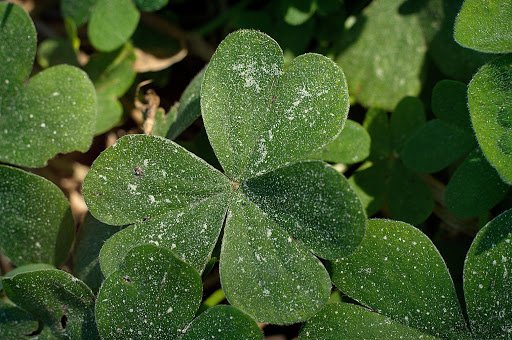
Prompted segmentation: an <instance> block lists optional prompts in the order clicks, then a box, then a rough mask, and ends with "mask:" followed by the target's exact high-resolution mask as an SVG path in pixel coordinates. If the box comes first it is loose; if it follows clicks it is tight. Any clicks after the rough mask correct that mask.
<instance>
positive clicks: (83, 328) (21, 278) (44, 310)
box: [3, 269, 99, 339]
mask: <svg viewBox="0 0 512 340" xmlns="http://www.w3.org/2000/svg"><path fill="white" fill-rule="evenodd" d="M3 285H4V289H5V293H6V295H7V297H8V298H9V299H10V300H11V301H12V302H14V303H15V304H16V305H17V306H19V307H20V308H23V309H24V310H26V311H28V312H29V313H31V314H33V315H34V316H35V317H37V318H38V319H39V320H41V321H42V322H43V323H44V325H45V326H46V327H48V328H50V330H51V332H52V333H53V335H54V336H55V337H56V338H72V339H99V335H98V331H97V329H96V323H95V322H94V295H93V293H92V292H91V290H90V289H89V287H87V285H86V284H85V283H83V282H82V281H80V280H78V279H77V278H75V277H73V276H72V275H70V274H68V273H66V272H64V271H62V270H58V269H44V270H37V271H31V272H25V273H20V274H17V275H15V276H13V277H9V278H4V279H3Z"/></svg>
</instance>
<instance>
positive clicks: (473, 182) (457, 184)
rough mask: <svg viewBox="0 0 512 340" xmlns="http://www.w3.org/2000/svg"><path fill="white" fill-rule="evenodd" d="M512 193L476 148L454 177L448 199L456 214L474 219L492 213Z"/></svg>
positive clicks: (449, 207) (447, 201)
mask: <svg viewBox="0 0 512 340" xmlns="http://www.w3.org/2000/svg"><path fill="white" fill-rule="evenodd" d="M509 190H510V186H509V185H508V184H507V183H504V182H503V181H502V180H501V178H500V176H499V174H498V172H497V171H496V169H494V168H493V167H492V166H491V165H490V164H489V162H488V161H487V159H486V158H485V157H484V155H483V154H482V150H480V148H476V149H475V150H474V151H473V152H471V153H470V154H469V156H468V157H467V158H466V160H464V162H463V163H462V164H461V165H460V166H459V168H457V171H455V173H454V174H453V175H452V177H451V178H450V181H449V182H448V185H447V186H446V191H445V198H444V199H445V202H446V207H447V208H448V209H449V210H450V211H451V212H452V213H454V214H455V215H458V216H462V217H473V216H478V215H481V214H483V213H485V212H486V211H488V210H490V209H491V208H492V207H494V206H495V205H496V204H498V202H500V201H501V200H502V199H503V198H504V197H505V195H506V194H507V192H509Z"/></svg>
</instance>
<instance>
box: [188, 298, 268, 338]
mask: <svg viewBox="0 0 512 340" xmlns="http://www.w3.org/2000/svg"><path fill="white" fill-rule="evenodd" d="M208 338H214V339H217V340H231V339H246V340H257V339H263V334H262V333H261V329H260V328H259V327H258V324H257V323H256V321H254V319H253V318H251V317H250V316H249V315H247V314H245V313H244V312H242V311H241V310H239V309H237V308H235V307H233V306H225V305H218V306H215V307H212V308H209V309H207V310H206V311H205V312H203V313H201V314H200V315H199V316H198V317H197V318H196V319H195V320H194V321H192V323H191V324H190V325H189V326H188V327H187V330H186V333H184V334H183V336H181V337H180V339H182V340H187V339H188V340H196V339H208Z"/></svg>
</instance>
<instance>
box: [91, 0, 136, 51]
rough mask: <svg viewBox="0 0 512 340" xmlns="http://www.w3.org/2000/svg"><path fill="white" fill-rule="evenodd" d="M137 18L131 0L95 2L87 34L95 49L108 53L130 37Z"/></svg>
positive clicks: (101, 0) (99, 0) (98, 0)
mask: <svg viewBox="0 0 512 340" xmlns="http://www.w3.org/2000/svg"><path fill="white" fill-rule="evenodd" d="M139 17H140V13H139V11H138V10H137V8H136V7H135V5H134V4H133V2H132V0H97V2H96V6H95V7H94V11H93V12H92V15H91V20H90V21H89V26H88V27H87V34H88V36H89V39H90V40H91V43H92V45H93V46H94V47H95V48H96V49H98V50H100V51H103V52H110V51H113V50H115V49H117V48H119V47H121V45H123V44H124V43H125V42H126V41H127V40H128V39H129V38H130V37H131V35H132V34H133V32H134V31H135V29H136V28H137V24H138V23H139Z"/></svg>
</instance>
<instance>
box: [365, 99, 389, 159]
mask: <svg viewBox="0 0 512 340" xmlns="http://www.w3.org/2000/svg"><path fill="white" fill-rule="evenodd" d="M363 127H364V128H365V129H366V131H368V134H369V135H370V138H371V145H370V156H368V159H369V160H371V161H378V160H382V159H386V158H388V157H389V154H390V153H391V139H390V135H391V132H390V128H389V119H388V114H387V113H386V111H384V110H381V109H378V108H371V109H369V110H368V111H367V112H366V116H365V117H364V122H363Z"/></svg>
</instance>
